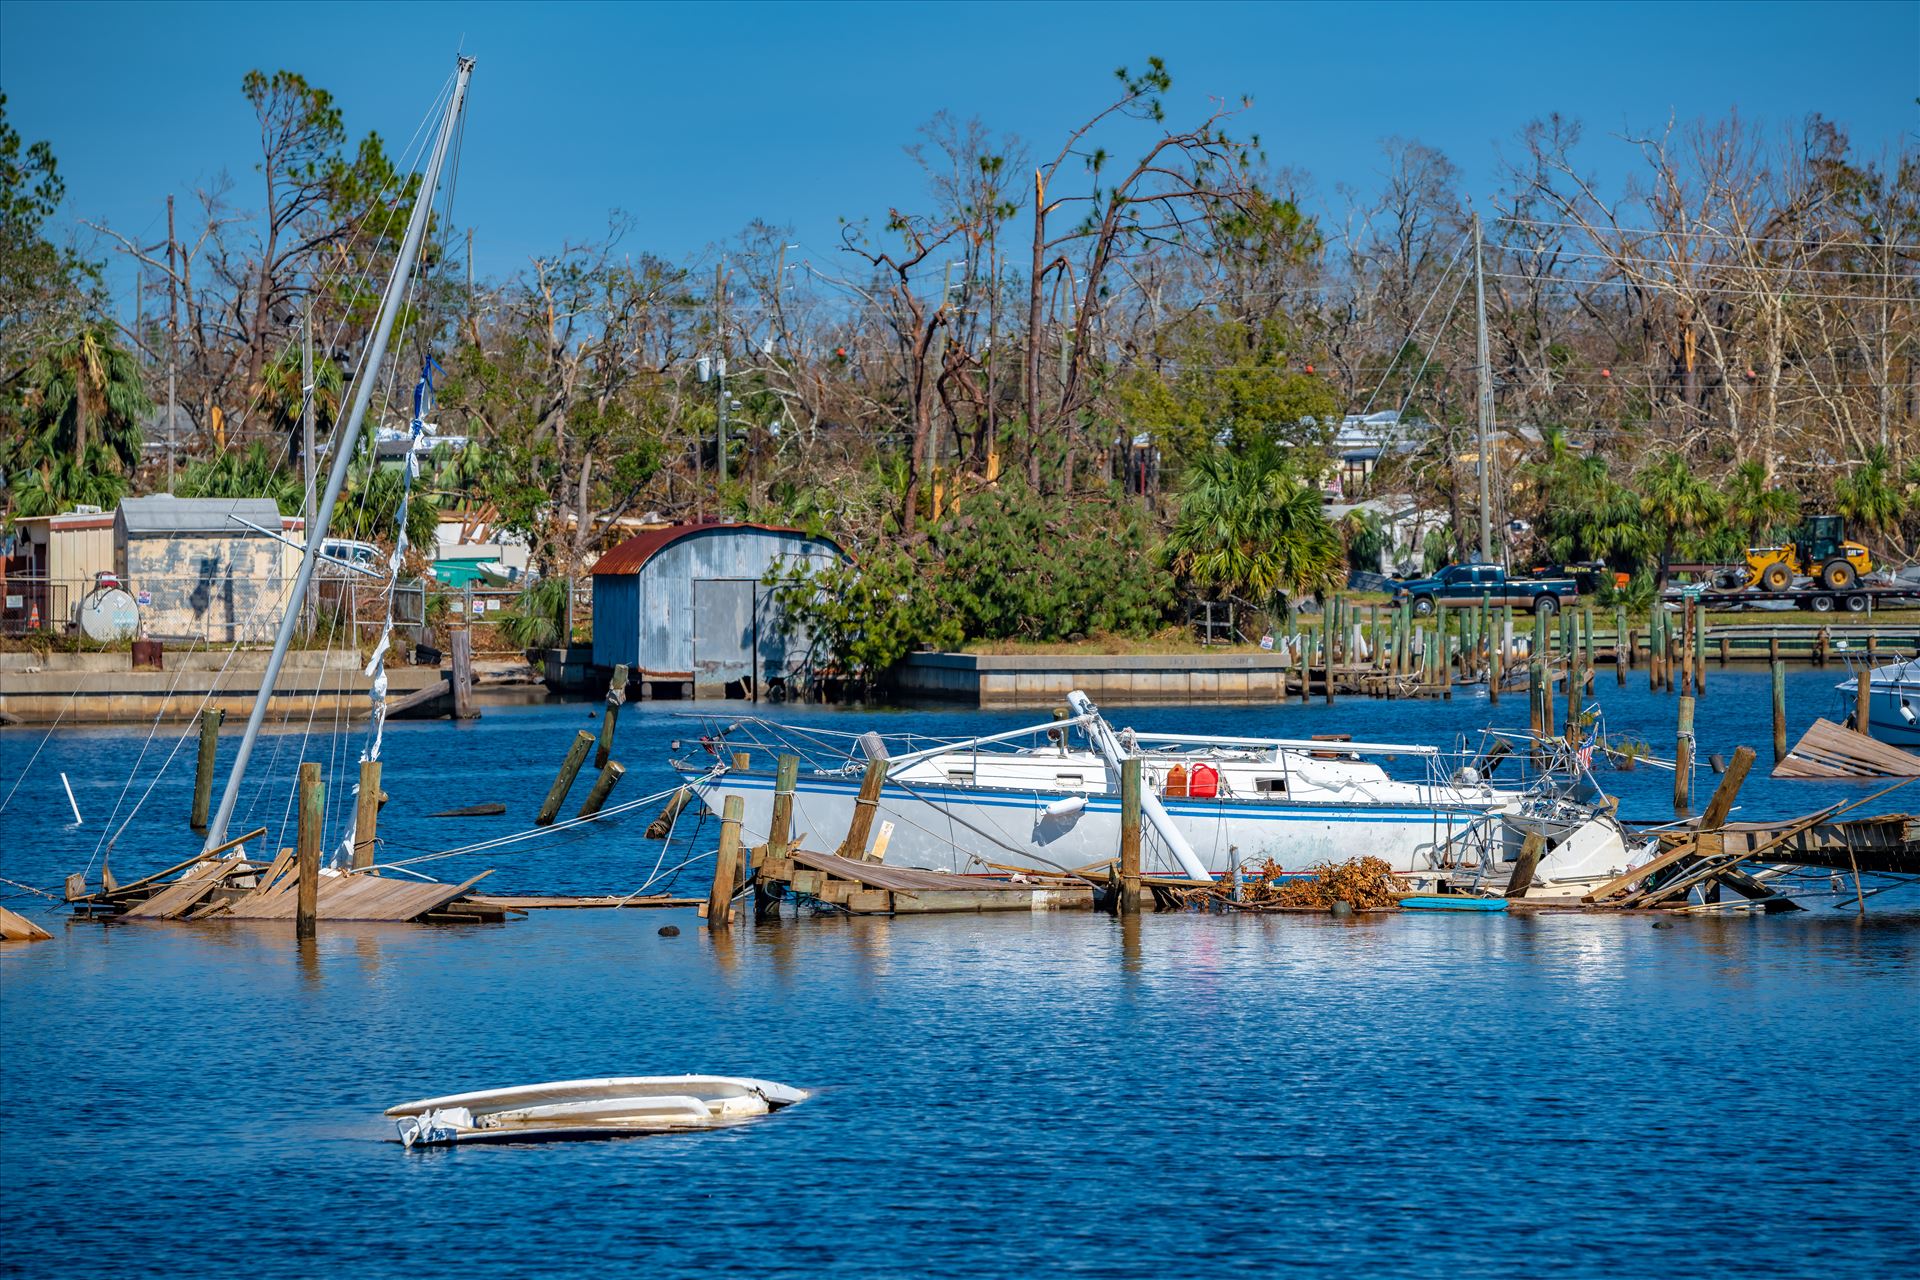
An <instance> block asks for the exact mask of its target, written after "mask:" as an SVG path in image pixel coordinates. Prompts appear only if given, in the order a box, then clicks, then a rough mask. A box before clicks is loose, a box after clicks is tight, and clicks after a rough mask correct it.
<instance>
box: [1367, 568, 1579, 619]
mask: <svg viewBox="0 0 1920 1280" xmlns="http://www.w3.org/2000/svg"><path fill="white" fill-rule="evenodd" d="M1579 594H1580V588H1579V587H1578V586H1577V585H1575V583H1574V581H1573V579H1572V578H1510V577H1508V576H1507V571H1506V570H1505V569H1503V568H1501V567H1500V566H1499V565H1497V564H1451V565H1448V566H1447V567H1446V568H1444V569H1442V570H1441V571H1440V572H1439V573H1436V574H1435V575H1433V577H1431V578H1412V579H1409V580H1408V581H1406V582H1396V583H1394V584H1393V598H1394V599H1395V600H1411V601H1412V602H1413V612H1414V615H1415V616H1416V617H1421V618H1425V617H1430V616H1431V615H1432V614H1433V612H1434V611H1435V610H1436V609H1438V608H1439V607H1440V606H1441V605H1442V604H1443V603H1444V604H1458V605H1466V604H1469V603H1472V604H1477V603H1479V601H1480V600H1481V598H1482V597H1485V596H1491V597H1492V598H1493V603H1494V604H1496V605H1509V604H1510V605H1512V606H1513V607H1514V608H1516V609H1529V610H1532V611H1533V612H1534V613H1544V614H1546V615H1548V616H1549V617H1550V616H1552V615H1553V614H1556V613H1558V612H1560V605H1561V602H1562V601H1564V600H1572V599H1574V598H1576V597H1577V596H1579Z"/></svg>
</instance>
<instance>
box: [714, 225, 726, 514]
mask: <svg viewBox="0 0 1920 1280" xmlns="http://www.w3.org/2000/svg"><path fill="white" fill-rule="evenodd" d="M724 272H725V268H724V267H723V266H722V264H720V263H718V262H716V263H714V264H713V339H714V346H715V349H716V351H717V353H718V354H717V356H716V358H715V360H714V370H713V371H714V385H716V386H718V387H719V388H720V402H719V406H720V417H719V424H720V427H719V436H720V456H719V458H718V460H717V461H716V462H715V463H714V469H715V470H714V474H715V480H714V492H715V493H716V495H717V494H718V492H719V490H720V489H721V488H722V487H723V486H724V485H725V484H726V483H727V281H726V276H725V274H724Z"/></svg>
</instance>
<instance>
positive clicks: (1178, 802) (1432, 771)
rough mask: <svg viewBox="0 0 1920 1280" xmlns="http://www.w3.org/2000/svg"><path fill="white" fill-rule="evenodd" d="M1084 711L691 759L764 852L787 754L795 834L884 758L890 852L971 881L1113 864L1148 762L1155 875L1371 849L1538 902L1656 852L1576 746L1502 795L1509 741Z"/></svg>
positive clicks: (827, 820)
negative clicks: (1516, 885)
mask: <svg viewBox="0 0 1920 1280" xmlns="http://www.w3.org/2000/svg"><path fill="white" fill-rule="evenodd" d="M1067 702H1068V707H1067V710H1066V712H1065V714H1064V716H1063V718H1060V719H1056V720H1052V721H1048V722H1044V723H1041V724H1037V725H1031V726H1027V727H1025V728H1021V729H1015V730H1010V731H1008V732H1005V733H997V734H990V735H986V736H984V737H977V738H968V739H960V740H952V741H936V742H932V743H930V744H929V743H924V742H922V741H916V740H904V741H903V740H897V739H896V740H890V739H888V738H886V737H884V736H882V735H879V734H876V733H865V734H860V735H851V734H848V735H837V734H832V733H829V732H825V731H823V730H821V729H819V728H818V727H814V726H797V725H776V724H771V723H769V722H766V721H755V720H746V721H737V722H734V723H732V724H729V725H727V726H725V727H724V728H723V729H720V730H719V731H718V732H716V733H714V734H711V735H709V736H707V737H705V738H703V739H702V740H701V743H702V745H703V746H704V748H705V749H706V751H707V752H708V753H709V754H710V755H711V756H712V757H713V759H712V760H707V761H703V760H698V759H683V760H680V761H677V762H676V763H677V764H678V766H679V767H681V768H682V769H683V770H685V771H687V772H689V773H694V774H696V775H697V776H695V777H694V778H693V779H692V780H691V781H690V783H689V786H690V788H691V789H692V791H693V793H694V794H695V795H696V796H697V797H698V798H699V800H700V802H701V804H702V805H703V806H705V807H706V808H707V809H709V810H711V811H712V812H713V813H715V814H718V813H720V812H721V809H722V807H723V805H724V804H725V802H726V800H727V798H728V797H731V796H738V797H740V799H741V800H742V802H743V805H744V814H745V816H744V821H743V827H744V829H745V833H746V835H747V837H748V838H749V840H750V841H753V842H757V841H758V840H762V839H764V838H765V833H766V832H767V831H768V830H769V829H770V826H771V823H772V810H773V796H774V791H775V786H776V774H775V772H774V770H773V769H772V768H770V767H766V766H771V765H772V764H773V759H772V753H775V752H787V753H791V754H794V755H797V756H799V757H800V759H801V762H802V763H801V769H800V773H799V779H798V782H797V784H796V787H795V793H794V799H793V818H792V821H793V826H794V829H796V830H799V831H806V832H812V833H815V834H816V836H818V837H819V838H822V839H832V838H837V836H838V834H839V833H840V832H843V831H846V830H848V829H849V827H850V826H851V824H852V822H853V817H854V812H855V807H856V805H857V804H858V803H859V799H860V784H861V779H862V776H863V775H864V773H865V772H866V770H867V767H868V765H869V763H870V762H871V761H875V760H879V761H884V762H885V772H884V778H885V781H884V783H883V784H882V786H881V788H880V791H879V794H878V797H877V801H876V804H877V808H876V811H875V815H874V816H875V818H876V820H877V821H878V822H880V823H883V824H891V826H890V828H888V837H887V844H886V848H885V861H886V862H887V863H889V864H891V865H895V866H903V867H915V868H921V869H925V870H929V871H946V872H953V873H958V874H969V873H985V872H1005V871H1007V870H1022V871H1025V870H1032V871H1053V872H1059V871H1070V872H1073V871H1078V872H1085V871H1087V870H1088V869H1090V868H1104V867H1105V866H1106V865H1107V864H1108V863H1110V862H1111V861H1112V859H1113V858H1114V856H1115V853H1116V851H1117V850H1118V848H1119V844H1120V817H1121V794H1120V792H1121V784H1120V778H1121V770H1122V766H1123V764H1124V762H1125V761H1126V760H1127V759H1129V758H1138V759H1139V760H1140V762H1141V774H1142V793H1143V794H1142V796H1141V816H1142V832H1143V839H1144V847H1143V865H1144V868H1145V869H1146V870H1147V871H1148V872H1149V873H1150V874H1158V875H1165V876H1172V877H1180V878H1184V879H1192V880H1200V879H1211V878H1213V877H1216V876H1221V875H1230V874H1232V873H1233V872H1234V871H1235V869H1236V868H1251V867H1261V866H1263V865H1264V864H1268V863H1271V864H1273V865H1274V866H1275V867H1278V868H1280V869H1281V870H1283V871H1287V872H1293V871H1306V870H1309V869H1310V868H1312V867H1313V866H1315V865H1316V864H1320V863H1325V862H1340V861H1344V860H1346V859H1349V858H1353V857H1357V856H1360V855H1363V854H1364V855H1370V856H1373V857H1378V858H1381V859H1384V860H1385V861H1387V862H1388V864H1389V865H1390V866H1392V867H1393V869H1394V871H1395V873H1396V874H1398V875H1400V876H1402V877H1404V878H1405V879H1407V880H1409V881H1410V882H1411V883H1412V884H1413V886H1414V887H1415V888H1417V889H1420V890H1423V891H1426V890H1431V891H1458V890H1469V891H1487V890H1490V889H1504V888H1506V886H1507V885H1508V884H1509V882H1510V880H1511V878H1512V877H1513V875H1514V873H1515V871H1516V869H1517V868H1522V867H1530V868H1531V869H1530V870H1529V871H1528V872H1527V874H1526V875H1524V876H1522V877H1521V879H1522V882H1523V884H1524V885H1525V886H1527V887H1529V888H1530V889H1531V890H1532V891H1533V892H1534V893H1535V894H1536V896H1567V897H1577V896H1578V895H1579V894H1580V893H1581V892H1583V891H1584V890H1585V889H1586V888H1587V887H1590V886H1591V885H1593V884H1595V883H1599V882H1601V881H1604V880H1605V879H1607V878H1608V877H1610V876H1614V875H1618V874H1620V873H1621V872H1623V871H1625V870H1626V869H1627V868H1628V867H1629V866H1631V865H1633V864H1634V863H1635V862H1636V861H1638V860H1640V859H1641V858H1643V857H1644V856H1646V855H1645V853H1644V849H1645V847H1646V846H1647V843H1648V842H1647V841H1646V840H1645V839H1642V838H1634V837H1630V836H1629V835H1628V833H1627V832H1626V830H1625V829H1624V828H1623V827H1622V826H1621V825H1620V824H1619V822H1617V821H1616V820H1615V819H1614V817H1613V815H1612V813H1611V811H1610V807H1609V806H1607V805H1606V804H1605V803H1604V798H1603V797H1602V796H1601V795H1600V793H1599V789H1598V787H1597V786H1595V785H1593V782H1592V778H1591V776H1590V775H1588V773H1587V772H1586V765H1585V763H1584V761H1583V760H1582V759H1580V758H1579V757H1578V756H1577V755H1575V754H1574V753H1571V752H1565V753H1563V755H1564V758H1563V759H1560V760H1558V761H1556V762H1555V764H1556V766H1557V767H1556V768H1555V769H1549V770H1547V771H1545V772H1543V773H1541V774H1540V775H1538V776H1537V777H1536V778H1535V779H1534V780H1533V781H1532V782H1531V783H1529V784H1527V785H1522V786H1515V787H1499V786H1495V785H1494V784H1493V782H1492V781H1491V780H1490V778H1491V775H1493V774H1494V773H1496V772H1497V771H1498V770H1499V768H1500V766H1501V764H1502V763H1503V759H1502V758H1503V756H1505V755H1507V754H1509V753H1510V750H1511V744H1510V743H1506V742H1504V741H1501V742H1496V743H1495V744H1493V745H1492V746H1491V747H1490V748H1489V749H1488V750H1486V751H1482V752H1479V753H1476V754H1474V755H1472V756H1470V757H1469V756H1467V755H1466V754H1465V753H1464V752H1462V753H1457V754H1458V756H1459V758H1458V759H1449V758H1448V757H1447V756H1445V755H1443V754H1442V753H1441V752H1440V751H1439V750H1438V749H1437V748H1435V747H1431V746H1422V745H1416V744H1408V743H1391V742H1354V741H1350V740H1344V739H1342V740H1329V739H1319V738H1315V739H1287V738H1239V737H1221V736H1218V735H1212V734H1208V733H1205V732H1199V733H1191V734H1179V733H1145V732H1135V731H1134V730H1131V729H1126V728H1120V729H1116V728H1115V727H1113V726H1112V725H1111V724H1109V723H1108V721H1107V720H1106V718H1105V717H1104V716H1103V715H1102V714H1101V712H1100V710H1099V708H1097V707H1096V706H1095V705H1094V704H1093V702H1092V701H1091V700H1090V699H1088V698H1087V696H1086V695H1085V694H1084V693H1080V692H1077V691H1076V692H1074V693H1072V694H1069V695H1068V699H1067ZM743 739H749V740H743ZM753 745H758V746H763V747H765V748H767V751H766V752H762V753H759V754H758V758H757V761H756V760H755V758H754V757H755V753H752V752H749V753H748V754H749V767H747V768H740V767H737V766H736V765H735V764H734V763H733V753H734V752H736V751H738V750H740V749H741V748H743V747H746V746H753ZM1513 754H1515V755H1518V754H1523V753H1513ZM756 762H757V763H759V764H760V765H761V766H762V767H759V768H756V767H752V766H753V765H754V764H755V763H756ZM1389 765H1391V766H1393V767H1394V769H1396V770H1398V771H1399V773H1400V774H1401V775H1404V774H1406V773H1408V772H1417V774H1418V775H1419V776H1416V777H1406V776H1396V774H1395V772H1392V771H1390V770H1389V768H1388V766H1389ZM1515 768H1518V764H1517V763H1516V765H1515Z"/></svg>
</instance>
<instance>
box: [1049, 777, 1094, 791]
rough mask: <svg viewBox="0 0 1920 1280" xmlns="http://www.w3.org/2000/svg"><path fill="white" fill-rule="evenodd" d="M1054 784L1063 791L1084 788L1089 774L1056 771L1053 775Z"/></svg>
mask: <svg viewBox="0 0 1920 1280" xmlns="http://www.w3.org/2000/svg"><path fill="white" fill-rule="evenodd" d="M1053 785H1054V786H1055V787H1058V788H1059V789H1060V790H1062V791H1080V790H1084V789H1085V788H1086V785H1087V775H1086V774H1084V773H1056V774H1054V775H1053Z"/></svg>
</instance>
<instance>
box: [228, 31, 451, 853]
mask: <svg viewBox="0 0 1920 1280" xmlns="http://www.w3.org/2000/svg"><path fill="white" fill-rule="evenodd" d="M473 67H474V60H473V59H472V58H469V57H465V56H462V57H460V59H459V62H458V68H457V70H456V72H455V76H454V85H453V95H452V97H451V98H450V99H449V100H448V102H447V111H446V115H445V116H444V117H443V118H442V120H441V122H440V132H439V134H438V136H437V137H436V138H435V139H434V144H433V151H432V153H431V155H430V156H429V157H428V160H427V164H426V168H425V169H424V170H422V172H421V179H420V192H419V195H418V196H417V197H416V198H415V200H414V205H413V212H412V214H411V215H410V216H409V218H408V220H407V230H406V235H405V237H404V238H403V239H402V241H401V244H400V252H399V254H398V256H397V257H396V258H395V260H394V264H393V274H392V275H391V276H390V277H388V280H387V287H386V291H385V292H384V294H383V295H382V296H381V300H380V311H379V314H378V317H377V319H376V321H375V324H374V330H373V336H372V337H371V338H370V339H369V340H368V343H367V349H366V353H365V356H364V357H363V359H362V360H361V363H360V369H359V372H358V373H357V374H356V375H355V378H354V383H353V396H352V400H351V402H350V407H349V409H348V412H347V416H346V419H345V421H344V423H342V424H341V425H340V427H339V428H338V429H337V430H336V432H335V434H334V441H333V463H332V466H331V468H330V469H329V471H328V473H327V487H326V490H325V492H324V493H323V494H322V495H321V497H320V499H319V501H318V503H317V509H316V511H315V513H314V519H313V520H312V521H311V522H310V523H309V524H308V526H307V530H306V533H307V542H306V549H305V552H304V554H303V555H302V556H301V557H300V565H299V568H298V569H297V570H296V571H295V573H294V580H293V588H292V590H291V591H290V592H289V593H288V604H287V607H286V609H285V610H284V611H283V612H282V614H281V617H280V627H279V631H278V633H277V634H276V635H275V638H274V643H273V652H272V653H271V654H270V655H269V656H268V658H267V666H266V670H265V671H264V672H263V673H262V675H261V678H260V688H259V691H258V692H257V693H255V695H254V699H253V708H252V710H251V711H250V712H249V713H248V715H247V728H246V732H245V734H244V735H243V736H242V737H241V739H240V748H239V750H238V751H237V752H235V754H234V759H233V765H232V768H231V769H230V770H229V771H228V773H227V781H226V786H225V788H224V789H223V790H222V792H221V795H220V806H219V808H218V810H217V811H216V812H215V814H214V816H213V818H212V820H211V821H209V822H208V824H207V837H206V843H205V844H204V845H203V846H202V852H204V853H211V852H212V851H213V850H214V849H216V848H217V847H219V846H221V845H223V844H225V842H226V839H227V825H228V823H229V822H231V821H232V819H233V810H234V806H235V804H236V803H237V802H238V800H239V798H240V787H241V785H242V783H243V782H244V781H245V779H246V773H247V763H248V761H249V760H250V759H251V758H252V756H253V748H254V744H255V743H256V742H257V741H258V740H259V737H260V730H261V727H262V726H263V725H264V724H265V723H266V718H267V705H268V703H269V702H270V701H271V699H272V697H273V692H274V687H275V685H276V684H277V683H278V681H279V677H280V669H281V667H282V666H283V665H284V664H285V662H286V657H287V649H288V647H289V646H290V645H291V644H292V642H293V636H294V632H295V630H296V629H297V628H298V627H299V624H300V614H301V609H300V602H301V601H304V600H305V599H306V597H307V591H308V588H309V586H310V584H311V582H312V580H313V571H314V566H315V564H316V563H317V562H318V561H319V559H320V558H321V556H320V552H321V547H322V546H323V545H324V544H325V542H326V538H327V530H328V527H329V525H330V524H331V523H332V519H333V509H334V506H335V504H336V503H338V501H339V500H340V491H341V489H342V488H343V487H344V486H345V484H346V479H347V469H348V468H349V467H350V466H351V465H352V463H353V459H354V455H355V454H356V452H357V449H356V445H357V444H358V442H359V439H360V432H361V429H362V427H363V424H364V423H365V421H366V416H367V408H368V406H369V405H370V404H371V403H372V400H373V391H374V387H375V386H376V384H377V383H378V380H379V373H380V366H381V364H382V363H383V362H384V361H385V358H386V354H387V344H388V342H389V341H390V340H391V338H392V336H393V325H394V321H395V319H396V318H397V317H398V315H399V312H400V307H401V303H402V301H403V300H404V299H405V297H406V293H407V288H408V285H409V284H410V283H411V281H412V279H413V271H414V267H415V265H416V263H417V262H418V259H419V256H420V246H421V244H422V242H423V241H424V240H425V238H426V231H427V224H428V222H429V221H430V220H431V217H432V211H433V201H434V194H435V192H436V190H437V189H438V187H439V185H440V172H441V169H442V167H443V165H444V163H445V161H446V158H447V152H448V150H449V149H450V147H451V146H452V143H453V138H454V133H455V129H456V127H457V126H458V124H459V121H460V113H461V110H462V108H463V107H464V105H465V103H466V97H467V84H468V82H469V81H470V80H471V78H472V76H473Z"/></svg>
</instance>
